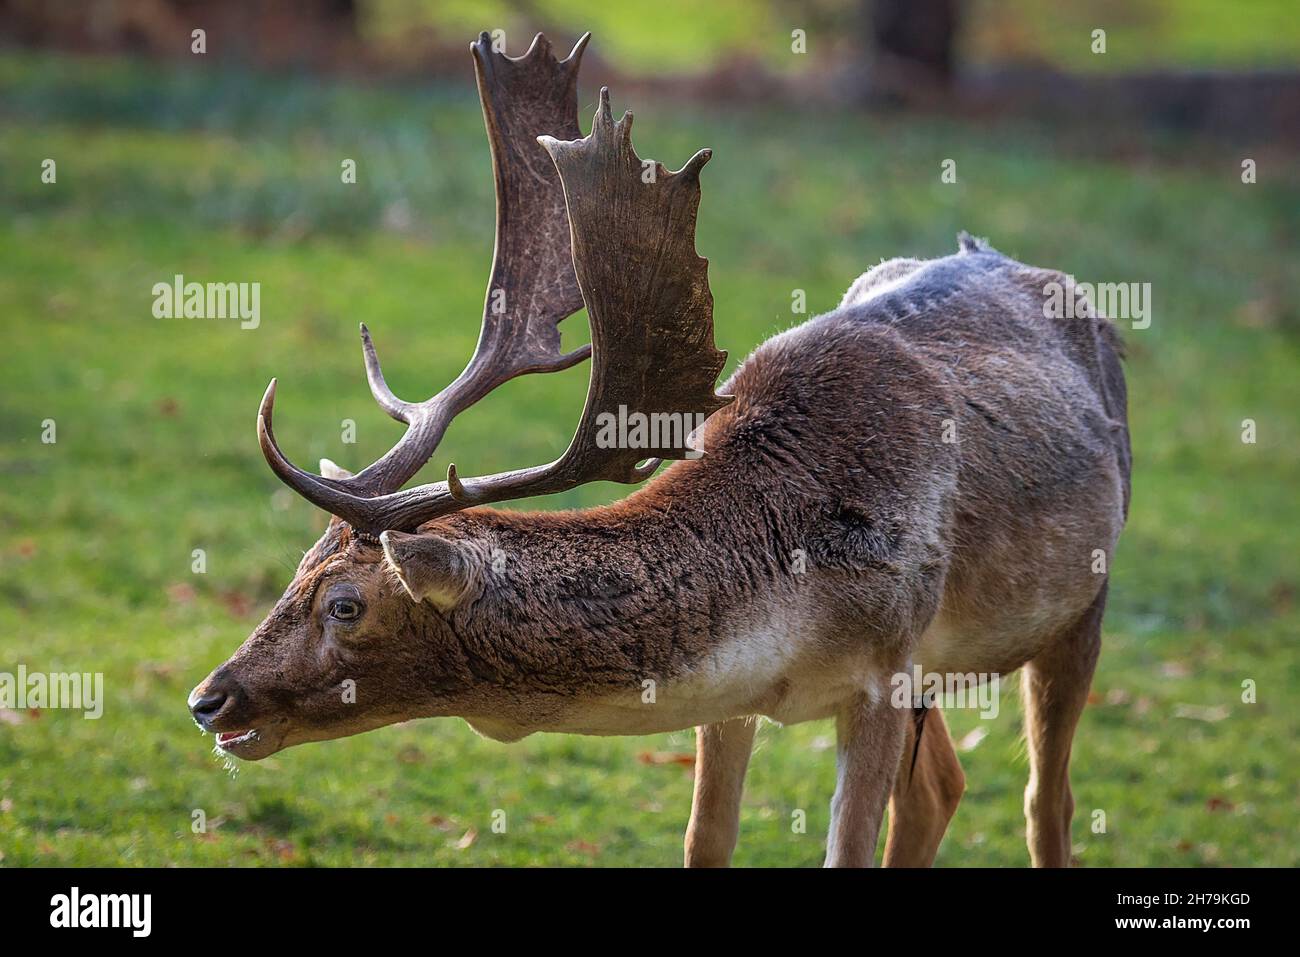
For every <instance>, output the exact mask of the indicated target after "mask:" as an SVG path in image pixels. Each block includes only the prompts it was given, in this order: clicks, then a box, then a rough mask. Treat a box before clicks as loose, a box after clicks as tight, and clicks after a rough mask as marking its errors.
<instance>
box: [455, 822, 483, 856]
mask: <svg viewBox="0 0 1300 957" xmlns="http://www.w3.org/2000/svg"><path fill="white" fill-rule="evenodd" d="M477 840H478V829H477V828H473V827H471V828H470V829H469V830H468V831H466V832H465V836H464V837H462V838H461V839H460V840H459V841H457V842H456V850H458V851H463V850H466V849H467V848H468V847H469V846H470V845H471V844H473V843H474V842H475V841H477Z"/></svg>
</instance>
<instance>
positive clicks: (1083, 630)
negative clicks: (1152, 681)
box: [1021, 585, 1106, 867]
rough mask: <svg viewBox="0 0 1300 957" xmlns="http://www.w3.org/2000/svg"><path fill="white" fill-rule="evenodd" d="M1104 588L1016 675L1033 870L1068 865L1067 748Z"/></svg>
mask: <svg viewBox="0 0 1300 957" xmlns="http://www.w3.org/2000/svg"><path fill="white" fill-rule="evenodd" d="M1105 606H1106V586H1105V585H1103V586H1102V589H1101V592H1100V593H1099V594H1098V595H1097V597H1096V599H1094V601H1093V603H1092V605H1091V607H1089V609H1088V610H1087V612H1085V613H1084V615H1083V617H1082V618H1080V619H1079V621H1078V622H1077V623H1076V624H1075V625H1074V626H1073V627H1071V628H1070V629H1068V630H1066V631H1065V632H1063V633H1062V634H1061V635H1060V637H1059V638H1057V640H1055V641H1054V642H1052V644H1051V645H1049V646H1048V647H1047V648H1046V649H1045V650H1044V651H1042V652H1040V653H1039V655H1038V656H1037V657H1035V658H1033V659H1031V660H1030V661H1029V663H1028V664H1027V665H1025V670H1024V673H1023V675H1022V676H1021V690H1022V692H1023V697H1024V709H1025V733H1026V736H1027V737H1028V739H1029V784H1028V786H1027V787H1026V788H1025V822H1026V833H1027V838H1028V843H1029V857H1030V860H1031V861H1032V862H1033V865H1034V866H1035V867H1067V866H1069V863H1070V821H1071V818H1073V816H1074V797H1073V795H1072V794H1071V793H1070V745H1071V742H1072V741H1073V740H1074V729H1075V726H1076V725H1077V724H1078V722H1079V715H1081V714H1082V713H1083V708H1084V705H1085V704H1086V703H1087V700H1088V688H1089V686H1090V685H1091V684H1092V672H1093V669H1094V668H1095V666H1096V664H1097V655H1098V652H1099V651H1100V649H1101V616H1102V611H1103V609H1104V608H1105Z"/></svg>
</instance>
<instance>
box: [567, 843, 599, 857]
mask: <svg viewBox="0 0 1300 957" xmlns="http://www.w3.org/2000/svg"><path fill="white" fill-rule="evenodd" d="M564 849H565V850H567V851H573V852H574V853H576V854H586V855H587V856H588V857H597V856H598V855H599V854H600V845H599V844H592V843H590V842H589V841H570V842H569V843H568V844H565V845H564Z"/></svg>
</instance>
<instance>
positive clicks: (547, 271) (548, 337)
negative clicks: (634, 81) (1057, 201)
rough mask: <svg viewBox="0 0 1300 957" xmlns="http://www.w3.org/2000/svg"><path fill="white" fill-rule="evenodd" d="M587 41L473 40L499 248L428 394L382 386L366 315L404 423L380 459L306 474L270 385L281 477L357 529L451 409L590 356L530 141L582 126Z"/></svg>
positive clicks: (555, 193)
mask: <svg viewBox="0 0 1300 957" xmlns="http://www.w3.org/2000/svg"><path fill="white" fill-rule="evenodd" d="M589 39H590V34H584V35H583V36H582V37H581V38H580V39H579V40H578V42H577V43H576V44H575V45H574V47H573V50H572V51H571V52H570V53H569V55H568V56H567V57H565V58H564V59H563V60H557V59H556V57H555V54H554V52H553V50H552V47H551V43H550V41H549V40H547V39H546V37H545V36H543V35H542V34H538V35H537V36H536V37H535V38H534V39H533V43H532V45H531V46H530V47H529V48H528V51H527V52H526V53H525V54H523V55H522V56H519V57H510V56H507V55H506V54H505V53H504V52H498V51H496V50H494V49H493V46H492V40H491V38H490V36H489V35H488V34H487V33H483V34H482V35H481V36H480V37H479V38H478V40H477V41H475V42H474V43H471V44H470V50H471V52H472V54H473V59H474V72H475V76H476V78H477V81H478V88H479V98H480V100H481V102H482V106H483V119H484V125H485V127H486V129H487V134H488V142H489V146H490V148H491V154H492V163H493V168H494V171H495V180H496V193H497V216H496V219H497V235H496V248H495V252H494V255H493V263H492V272H491V277H490V279H489V282H488V289H487V294H486V297H485V303H484V308H483V323H482V329H481V331H480V334H479V340H478V346H477V347H476V349H475V351H474V355H473V357H472V358H471V359H470V361H469V363H468V364H467V365H466V367H465V369H464V371H462V372H461V374H460V375H459V376H458V377H457V378H456V380H455V381H454V382H452V383H451V385H449V386H448V387H447V388H445V389H443V390H442V391H441V392H439V393H438V394H437V395H435V396H433V397H432V398H430V399H426V400H425V401H423V402H407V401H405V400H403V399H400V398H398V397H397V396H396V395H395V394H394V393H393V391H392V389H391V388H390V387H389V386H388V383H387V381H386V380H385V379H384V374H383V370H382V368H381V367H380V364H379V358H378V355H377V354H376V352H375V347H374V343H373V342H372V341H371V338H370V333H369V330H368V329H366V327H365V326H364V325H362V327H361V346H362V356H363V358H364V360H365V367H366V379H367V381H368V383H369V385H370V392H371V395H373V396H374V398H375V401H376V402H377V403H378V404H379V406H380V408H382V409H383V410H384V411H385V412H386V413H387V414H388V415H390V416H392V417H393V418H394V419H396V420H397V421H399V422H404V423H406V425H407V430H406V432H405V434H404V435H403V436H402V438H401V439H400V440H399V441H398V443H397V444H396V445H394V446H393V447H392V448H391V449H390V450H389V451H388V452H387V453H385V454H384V456H383V457H382V458H380V459H379V460H378V461H376V462H374V463H372V464H371V465H369V466H367V467H366V468H364V469H362V470H361V471H360V472H358V473H357V474H356V475H355V476H352V477H351V478H346V479H330V478H326V477H324V476H321V475H316V474H314V473H311V472H307V471H305V470H303V469H300V468H298V467H297V466H295V465H293V464H292V463H291V462H290V461H289V460H288V459H287V458H286V457H285V455H284V454H283V453H282V452H281V451H280V449H279V447H278V445H277V444H276V442H275V438H274V433H273V432H272V431H271V429H270V411H271V406H272V405H273V400H274V385H272V387H271V388H270V389H268V396H269V397H270V401H268V399H267V398H264V399H263V403H262V406H263V407H262V411H261V412H260V413H259V417H258V421H259V426H258V436H259V441H260V442H261V444H262V449H263V452H264V453H265V455H266V459H267V462H268V463H269V464H270V465H271V468H272V469H273V470H274V471H275V473H276V475H278V476H279V477H280V478H281V479H282V480H283V481H285V482H286V483H287V484H288V485H289V486H290V487H291V488H293V489H294V490H295V491H297V492H299V493H300V494H301V495H303V496H304V497H305V498H307V499H308V500H309V501H311V502H314V503H315V504H316V505H319V506H320V507H322V508H325V509H328V510H329V511H331V512H334V513H335V514H337V515H339V516H340V517H343V518H346V519H348V520H349V521H352V522H353V524H356V525H358V526H359V527H365V526H368V525H370V524H371V523H370V522H369V520H368V519H366V518H365V517H364V516H366V515H367V514H368V513H367V511H366V506H365V505H364V502H365V500H367V499H370V498H373V497H375V496H380V495H385V494H389V493H392V492H394V491H395V490H397V489H399V488H401V487H402V485H403V484H405V483H406V481H407V480H409V479H410V478H411V477H412V476H413V475H414V474H415V473H416V472H418V471H419V470H420V469H421V468H422V467H423V466H424V464H425V463H426V462H427V461H428V460H429V458H430V456H431V455H432V454H433V452H434V450H435V449H436V448H437V446H438V443H439V442H440V441H441V440H442V436H443V434H444V433H445V432H446V429H447V426H448V425H449V423H450V422H451V420H452V419H453V418H454V417H455V416H456V415H457V414H458V413H460V412H462V411H464V409H465V408H467V407H468V406H470V405H472V404H473V403H474V402H476V401H478V400H479V399H481V398H482V397H483V396H485V395H487V394H488V393H489V392H491V391H492V390H493V389H495V388H497V387H498V386H500V385H501V384H502V383H504V382H506V381H508V380H509V379H512V378H514V377H515V376H518V375H523V374H525V373H530V372H557V371H560V370H562V369H567V368H569V367H570V366H572V365H575V364H576V363H578V362H581V361H582V360H583V359H585V358H587V357H588V356H590V355H591V347H590V346H582V347H580V348H578V349H574V350H572V351H570V352H567V353H562V352H561V351H560V332H559V329H558V328H557V326H558V324H559V323H560V322H561V321H562V320H564V319H565V318H566V317H568V316H570V315H572V314H573V313H574V312H577V311H578V310H579V309H580V308H582V293H581V291H580V290H579V288H578V281H577V277H576V275H575V274H574V270H573V261H572V257H571V255H570V251H569V221H568V213H567V210H566V208H565V201H564V190H563V187H562V185H561V183H560V178H559V175H558V173H557V172H556V170H555V166H554V164H553V163H551V161H550V159H549V157H547V155H546V153H545V151H544V150H543V149H542V147H541V146H540V145H539V144H538V143H537V139H536V138H537V136H538V135H539V134H551V135H555V136H559V137H563V138H566V139H576V138H577V137H579V136H581V135H582V134H581V131H580V130H579V127H578V106H577V104H578V97H577V77H578V68H579V65H580V63H581V59H582V53H583V50H585V49H586V46H587V42H588V40H589ZM263 423H265V424H264V425H263Z"/></svg>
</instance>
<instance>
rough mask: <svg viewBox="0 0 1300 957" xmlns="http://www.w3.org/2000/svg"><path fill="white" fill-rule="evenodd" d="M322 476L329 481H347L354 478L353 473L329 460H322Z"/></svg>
mask: <svg viewBox="0 0 1300 957" xmlns="http://www.w3.org/2000/svg"><path fill="white" fill-rule="evenodd" d="M320 474H321V475H323V476H325V477H326V478H327V479H345V478H352V473H351V472H349V471H348V470H347V469H345V468H344V467H343V466H341V465H338V464H336V463H334V462H331V461H330V460H329V459H321V460H320Z"/></svg>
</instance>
